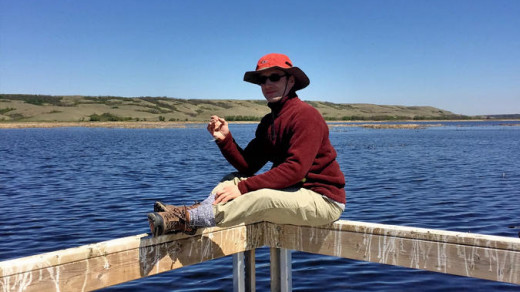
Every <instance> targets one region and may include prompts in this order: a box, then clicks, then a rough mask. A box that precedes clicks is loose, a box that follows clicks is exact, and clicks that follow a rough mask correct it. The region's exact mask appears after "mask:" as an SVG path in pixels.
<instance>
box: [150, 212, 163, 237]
mask: <svg viewBox="0 0 520 292" xmlns="http://www.w3.org/2000/svg"><path fill="white" fill-rule="evenodd" d="M148 223H149V224H150V231H151V232H152V235H153V237H157V236H160V235H163V233H164V221H163V219H162V217H161V216H158V215H155V213H149V214H148Z"/></svg>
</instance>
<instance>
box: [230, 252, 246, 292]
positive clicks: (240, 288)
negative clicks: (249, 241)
mask: <svg viewBox="0 0 520 292" xmlns="http://www.w3.org/2000/svg"><path fill="white" fill-rule="evenodd" d="M233 291H234V292H245V291H246V290H245V262H244V253H243V252H239V253H235V254H233Z"/></svg>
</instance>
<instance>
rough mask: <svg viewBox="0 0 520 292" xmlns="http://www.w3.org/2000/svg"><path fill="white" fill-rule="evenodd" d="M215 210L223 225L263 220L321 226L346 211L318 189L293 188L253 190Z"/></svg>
mask: <svg viewBox="0 0 520 292" xmlns="http://www.w3.org/2000/svg"><path fill="white" fill-rule="evenodd" d="M214 212H215V223H216V225H217V226H221V227H225V226H232V225H236V224H239V223H246V224H247V223H254V222H261V221H269V222H273V223H278V224H293V225H307V226H319V225H324V224H328V223H331V222H333V221H335V220H337V219H339V217H340V216H341V213H342V212H343V210H342V209H341V208H340V207H339V206H338V205H336V204H334V203H333V202H330V201H329V200H327V199H325V198H324V197H323V196H322V195H320V194H318V193H316V192H313V191H311V190H308V189H304V188H300V189H297V188H293V189H285V190H272V189H262V190H257V191H254V192H250V193H247V194H244V195H242V196H240V197H238V198H236V199H234V200H232V201H230V202H227V203H225V204H218V205H214Z"/></svg>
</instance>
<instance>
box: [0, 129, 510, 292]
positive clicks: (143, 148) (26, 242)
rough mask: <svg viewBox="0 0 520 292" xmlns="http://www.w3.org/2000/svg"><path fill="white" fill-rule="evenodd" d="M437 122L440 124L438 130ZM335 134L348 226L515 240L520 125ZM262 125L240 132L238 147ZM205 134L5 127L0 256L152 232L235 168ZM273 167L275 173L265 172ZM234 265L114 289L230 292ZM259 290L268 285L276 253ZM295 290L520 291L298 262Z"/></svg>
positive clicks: (324, 260) (377, 268)
mask: <svg viewBox="0 0 520 292" xmlns="http://www.w3.org/2000/svg"><path fill="white" fill-rule="evenodd" d="M435 124H439V123H438V122H435ZM460 125H461V124H457V123H448V124H447V125H445V126H442V127H439V126H436V127H429V128H427V129H421V130H398V129H385V130H374V129H364V128H360V127H332V128H331V140H332V143H333V144H334V146H335V147H336V150H337V152H338V161H339V162H340V165H341V167H342V169H343V171H344V173H345V174H346V178H347V187H346V189H347V209H346V211H345V212H344V214H343V216H342V218H343V219H348V220H356V221H368V222H377V223H384V224H396V225H408V226H417V227H426V228H436V229H446V230H453V231H462V232H473V233H484V234H493V235H501V236H509V237H516V236H517V233H518V230H516V229H513V228H508V227H509V226H513V225H520V216H519V213H518V206H520V168H519V166H518V161H520V152H519V151H518V149H520V127H518V126H512V127H511V126H505V125H499V124H498V123H495V124H490V123H478V122H471V123H463V124H462V125H463V126H460ZM254 128H255V126H253V125H231V130H232V131H233V134H234V136H235V139H236V140H237V142H239V143H240V144H241V145H244V146H245V144H246V143H247V141H249V139H251V137H252V136H251V135H252V134H253V132H254ZM209 138H210V137H209V135H208V134H207V133H206V130H205V129H204V128H203V126H200V127H193V128H189V129H95V128H61V129H59V128H58V129H13V130H1V131H0V158H1V159H0V222H2V223H1V225H0V260H6V259H11V258H16V257H21V256H28V255H32V254H37V253H42V252H47V251H53V250H57V249H63V248H68V247H73V246H79V245H84V244H88V243H93V242H99V241H104V240H109V239H114V238H118V237H123V236H129V235H134V234H140V233H145V232H148V224H147V222H146V213H148V212H150V211H151V210H152V208H153V202H154V201H155V200H164V201H167V202H170V203H175V204H181V203H185V202H188V203H191V202H192V201H194V200H200V199H202V198H204V197H205V196H206V195H207V193H208V192H209V191H210V190H211V189H212V187H213V185H214V184H215V183H216V182H217V181H218V180H219V179H220V178H221V177H222V176H223V175H224V174H226V173H229V172H231V171H233V169H232V168H231V167H230V166H229V165H228V164H227V163H226V162H225V161H224V160H223V158H221V155H220V152H219V151H218V149H217V147H216V146H215V145H214V144H213V143H212V142H210V141H209V140H210V139H209ZM264 169H266V168H264ZM232 283H233V281H232V264H231V258H230V257H228V258H222V259H217V260H213V261H210V262H207V263H203V264H199V265H195V266H189V267H185V268H182V269H180V270H176V271H172V272H168V273H164V274H161V275H157V276H152V277H149V278H145V279H141V280H138V281H134V282H130V283H126V284H122V285H118V286H115V287H112V288H108V289H106V290H121V291H129V290H133V291H158V290H176V291H204V290H208V291H215V290H230V289H232ZM257 287H258V290H259V291H265V290H268V289H269V254H268V249H265V248H262V249H260V250H259V251H257ZM293 288H294V290H296V291H315V290H317V289H328V290H330V291H355V290H358V291H367V290H368V291H370V290H372V291H403V290H408V291H410V290H411V291H414V290H419V289H420V290H425V291H440V290H442V291H445V290H457V291H459V290H470V289H471V291H474V290H481V291H493V290H495V291H498V290H500V291H504V290H505V291H508V290H511V291H514V290H518V286H514V285H508V284H503V283H495V282H490V281H484V280H477V279H470V278H463V277H457V276H451V275H442V274H437V273H431V272H425V271H416V270H410V269H404V268H399V267H392V266H384V265H378V264H373V263H365V262H358V261H352V260H347V259H337V258H334V257H327V256H318V255H311V254H305V253H300V252H295V253H294V254H293Z"/></svg>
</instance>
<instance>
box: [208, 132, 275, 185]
mask: <svg viewBox="0 0 520 292" xmlns="http://www.w3.org/2000/svg"><path fill="white" fill-rule="evenodd" d="M217 145H218V146H219V149H220V152H221V153H222V155H223V156H224V157H225V158H226V160H227V161H228V162H229V163H230V164H231V165H232V166H233V167H235V168H236V170H238V171H239V172H241V173H243V174H245V175H249V176H251V175H253V174H255V173H256V172H257V171H258V170H259V169H260V168H262V167H263V166H264V165H265V164H266V163H267V159H266V158H265V155H263V154H262V149H261V147H260V145H259V142H258V139H257V138H255V139H253V140H252V141H251V142H249V144H248V145H247V147H246V150H243V149H242V148H241V147H240V146H239V145H238V144H237V142H236V141H235V139H233V136H232V135H231V133H229V135H228V136H226V138H225V139H224V140H222V141H217Z"/></svg>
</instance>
